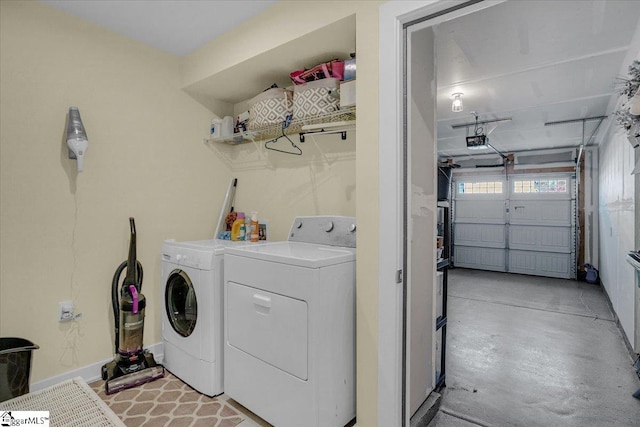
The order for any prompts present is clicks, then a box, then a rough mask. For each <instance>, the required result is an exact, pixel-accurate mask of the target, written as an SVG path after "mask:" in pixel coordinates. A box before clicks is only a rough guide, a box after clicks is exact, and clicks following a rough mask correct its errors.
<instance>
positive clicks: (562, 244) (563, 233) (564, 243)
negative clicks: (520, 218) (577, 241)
mask: <svg viewBox="0 0 640 427" xmlns="http://www.w3.org/2000/svg"><path fill="white" fill-rule="evenodd" d="M509 248H511V249H521V250H527V251H541V252H562V253H570V252H571V228H569V227H536V226H526V225H512V226H511V227H510V228H509Z"/></svg>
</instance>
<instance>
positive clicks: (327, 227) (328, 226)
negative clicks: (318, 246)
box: [324, 221, 333, 233]
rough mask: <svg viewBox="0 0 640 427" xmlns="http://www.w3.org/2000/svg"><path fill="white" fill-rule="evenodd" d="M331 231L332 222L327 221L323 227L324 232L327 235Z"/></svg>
mask: <svg viewBox="0 0 640 427" xmlns="http://www.w3.org/2000/svg"><path fill="white" fill-rule="evenodd" d="M331 230H333V221H329V222H328V223H327V225H326V226H325V227H324V231H326V232H327V233H328V232H330V231H331Z"/></svg>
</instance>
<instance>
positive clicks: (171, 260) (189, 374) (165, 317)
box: [161, 240, 256, 396]
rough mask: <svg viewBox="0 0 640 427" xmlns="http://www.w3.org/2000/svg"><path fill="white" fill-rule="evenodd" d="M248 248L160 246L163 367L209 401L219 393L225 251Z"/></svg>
mask: <svg viewBox="0 0 640 427" xmlns="http://www.w3.org/2000/svg"><path fill="white" fill-rule="evenodd" d="M249 244H253V245H256V243H249V242H230V241H227V240H199V241H191V242H176V241H172V240H167V241H165V242H164V244H163V246H162V255H161V264H162V273H161V285H162V295H163V300H164V308H163V310H161V312H162V314H161V316H162V343H163V347H164V357H163V365H164V367H165V368H166V369H168V370H169V371H170V372H171V373H172V374H174V375H175V376H177V377H178V378H180V379H181V380H182V381H184V382H185V383H187V384H189V385H190V386H191V387H192V388H194V389H195V390H197V391H199V392H201V393H203V394H206V395H208V396H216V395H218V394H221V393H222V392H223V390H224V387H223V386H224V382H223V348H222V338H223V326H222V322H223V310H222V304H223V298H222V291H223V288H222V287H223V272H224V263H223V261H224V256H223V255H224V249H225V248H226V247H229V246H239V245H240V246H241V245H249Z"/></svg>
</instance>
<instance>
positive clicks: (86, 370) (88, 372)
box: [29, 342, 164, 391]
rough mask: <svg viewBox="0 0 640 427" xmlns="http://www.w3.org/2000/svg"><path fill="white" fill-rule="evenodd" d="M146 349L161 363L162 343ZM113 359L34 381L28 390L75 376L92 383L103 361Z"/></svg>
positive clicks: (98, 374)
mask: <svg viewBox="0 0 640 427" xmlns="http://www.w3.org/2000/svg"><path fill="white" fill-rule="evenodd" d="M147 350H149V351H150V352H151V353H153V358H154V359H155V360H156V362H158V363H162V359H163V356H164V353H163V347H162V343H161V342H159V343H156V344H152V345H150V346H147ZM112 360H113V357H111V358H109V359H105V360H102V361H100V362H96V363H92V364H91V365H88V366H85V367H82V368H78V369H74V370H73V371H69V372H65V373H63V374H60V375H56V376H53V377H51V378H47V379H44V380H41V381H36V382H34V383H31V384H30V385H29V391H38V390H42V389H45V388H47V387H50V386H52V385H55V384H58V383H61V382H62V381H66V380H70V379H72V378H75V377H82V379H83V380H85V381H86V382H87V384H88V383H92V382H93V381H97V380H99V379H102V374H101V369H102V366H103V365H104V364H105V363H108V362H110V361H112Z"/></svg>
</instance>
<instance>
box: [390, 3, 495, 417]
mask: <svg viewBox="0 0 640 427" xmlns="http://www.w3.org/2000/svg"><path fill="white" fill-rule="evenodd" d="M504 1H505V0H470V1H467V2H461V1H455V0H421V1H389V2H387V3H385V4H383V5H381V6H380V9H379V41H378V43H379V55H380V59H379V61H380V62H379V87H378V89H379V93H378V99H379V103H378V104H379V107H378V111H379V121H378V122H379V128H378V129H379V138H378V156H379V159H380V162H379V168H378V169H379V263H378V405H377V407H378V425H379V426H400V425H402V426H404V425H407V424H408V421H409V420H408V419H407V418H408V415H407V414H408V405H407V404H406V403H405V396H406V394H405V392H406V390H405V387H404V385H405V375H409V373H406V374H405V372H404V364H405V360H406V355H405V353H404V347H405V343H404V334H405V329H404V319H405V314H406V313H405V312H404V301H403V300H404V295H405V291H404V288H405V286H406V281H405V278H406V277H407V272H406V271H403V269H404V268H405V267H404V266H405V265H406V252H407V250H406V224H405V218H406V213H405V209H406V193H405V190H404V188H405V182H406V178H405V176H406V170H405V166H404V164H405V141H406V139H405V138H406V128H405V126H406V123H407V120H406V115H405V111H406V109H405V98H406V93H405V81H406V80H405V79H406V75H405V73H406V64H405V62H406V55H405V42H406V28H407V27H408V26H409V25H412V24H418V23H423V22H428V24H427V25H436V24H438V23H439V22H444V21H447V20H450V19H454V18H457V17H459V16H463V15H466V14H469V13H473V12H476V11H478V10H481V9H485V8H487V7H491V6H494V5H496V4H499V3H502V2H504ZM382 100H384V102H383V101H382ZM435 166H436V165H434V168H435Z"/></svg>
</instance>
